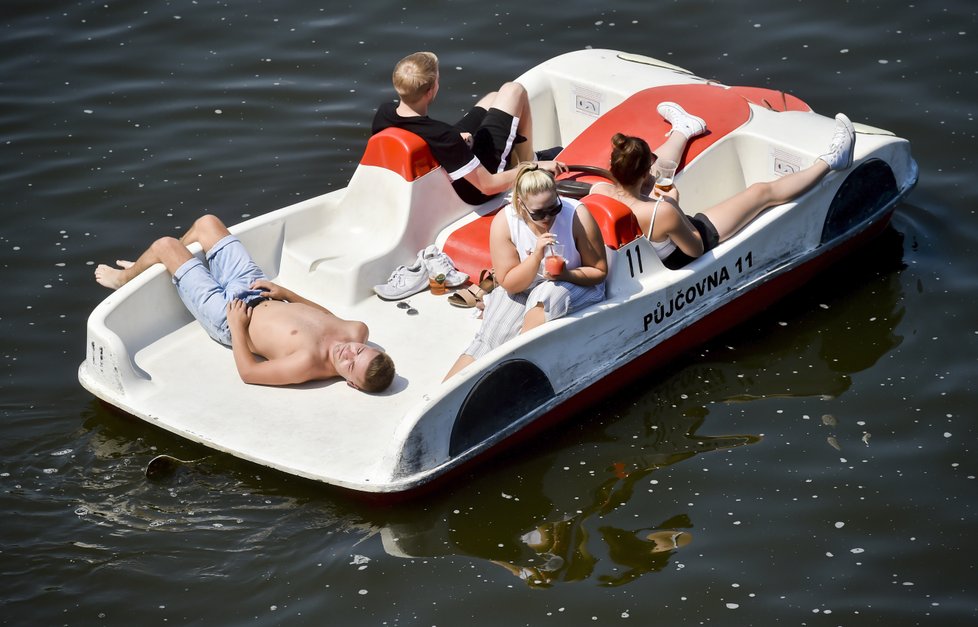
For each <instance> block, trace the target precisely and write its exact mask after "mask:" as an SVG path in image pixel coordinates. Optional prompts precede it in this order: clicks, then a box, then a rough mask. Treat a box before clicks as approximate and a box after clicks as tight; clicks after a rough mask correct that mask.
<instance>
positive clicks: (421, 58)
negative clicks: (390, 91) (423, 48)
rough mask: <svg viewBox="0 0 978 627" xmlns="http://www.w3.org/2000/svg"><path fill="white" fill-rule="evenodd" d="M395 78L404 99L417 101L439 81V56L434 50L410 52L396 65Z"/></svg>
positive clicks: (405, 100) (408, 101) (396, 86)
mask: <svg viewBox="0 0 978 627" xmlns="http://www.w3.org/2000/svg"><path fill="white" fill-rule="evenodd" d="M393 80H394V89H395V90H397V95H398V96H399V97H400V98H401V100H402V101H404V102H406V103H407V104H413V103H415V102H417V101H418V100H420V99H421V97H422V96H424V95H425V94H426V93H428V90H429V89H431V88H432V87H434V86H435V83H436V82H437V81H438V57H437V56H435V53H434V52H415V53H414V54H409V55H408V56H406V57H404V58H403V59H401V60H400V61H398V62H397V65H395V66H394V76H393Z"/></svg>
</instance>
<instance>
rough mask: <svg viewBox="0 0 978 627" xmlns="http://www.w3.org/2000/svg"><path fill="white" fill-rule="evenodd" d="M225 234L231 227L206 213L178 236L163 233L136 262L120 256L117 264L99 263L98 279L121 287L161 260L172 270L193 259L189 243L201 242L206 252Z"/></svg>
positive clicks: (109, 284)
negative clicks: (113, 265)
mask: <svg viewBox="0 0 978 627" xmlns="http://www.w3.org/2000/svg"><path fill="white" fill-rule="evenodd" d="M225 235H228V230H227V227H226V226H224V223H223V222H221V221H220V220H219V219H218V218H216V217H215V216H211V215H205V216H203V217H201V218H198V219H197V221H195V222H194V223H193V225H192V226H191V227H190V229H189V230H188V231H187V232H186V233H185V234H184V235H183V237H182V238H180V239H179V240H177V239H175V238H173V237H161V238H160V239H158V240H156V241H155V242H153V243H152V244H151V245H150V247H149V248H147V249H146V251H145V252H144V253H143V254H142V255H140V256H139V258H138V259H136V261H135V262H132V261H125V260H122V259H120V260H117V261H116V265H118V266H119V267H118V268H113V267H112V266H109V265H106V264H99V265H98V266H97V267H96V268H95V280H96V281H97V282H98V283H99V285H104V286H105V287H107V288H109V289H113V290H115V289H119V288H120V287H122V286H123V285H125V284H126V283H128V282H129V281H131V280H133V279H134V278H135V277H136V276H138V275H140V274H141V273H143V272H145V271H146V270H147V269H148V268H150V267H151V266H153V265H154V264H157V263H162V264H163V265H164V266H166V269H167V271H168V272H169V273H170V274H173V273H174V272H176V271H177V269H178V268H179V267H180V266H182V265H183V264H184V263H185V262H186V261H187V260H188V259H190V257H191V254H190V251H189V250H187V246H189V245H190V244H193V243H194V242H200V245H201V246H202V247H203V248H204V251H205V252H206V251H208V250H210V249H211V247H212V246H213V245H214V244H216V243H217V242H218V240H220V239H221V238H222V237H224V236H225Z"/></svg>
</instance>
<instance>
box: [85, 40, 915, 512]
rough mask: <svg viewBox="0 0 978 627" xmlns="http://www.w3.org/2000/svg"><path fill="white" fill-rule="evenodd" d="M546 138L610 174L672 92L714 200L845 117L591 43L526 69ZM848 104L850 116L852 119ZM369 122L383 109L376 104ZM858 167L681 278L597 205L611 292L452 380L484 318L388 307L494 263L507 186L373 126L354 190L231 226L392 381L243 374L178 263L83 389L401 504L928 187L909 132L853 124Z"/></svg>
mask: <svg viewBox="0 0 978 627" xmlns="http://www.w3.org/2000/svg"><path fill="white" fill-rule="evenodd" d="M518 80H519V81H520V82H521V83H522V84H523V85H524V86H526V88H527V90H528V91H529V93H530V97H531V106H532V109H533V128H534V138H533V141H534V145H535V146H537V147H546V146H553V145H562V146H566V149H565V150H564V152H563V153H562V154H561V156H560V157H559V158H560V159H561V160H562V161H565V162H567V163H573V164H584V165H593V166H602V167H607V160H608V155H609V154H610V137H611V135H612V134H614V133H615V132H617V131H621V132H625V133H629V134H633V135H640V136H643V137H645V138H646V139H647V140H648V142H649V143H650V145H652V146H653V148H654V147H655V146H656V145H658V143H660V142H661V139H662V137H663V135H664V133H665V131H666V130H668V125H667V123H666V122H665V121H664V120H662V119H661V118H660V116H658V115H657V114H656V112H655V106H656V104H657V103H658V102H660V101H662V100H671V101H675V102H678V103H679V104H681V105H683V106H684V107H685V108H686V109H687V110H688V111H691V112H694V113H695V114H696V115H699V116H701V117H703V118H705V119H706V121H707V124H708V126H709V128H710V133H709V134H707V135H704V136H701V137H698V138H696V139H694V140H693V141H692V142H691V143H690V145H689V148H688V152H687V155H686V157H685V159H684V162H683V164H682V165H681V168H682V169H681V172H680V174H679V175H678V176H677V178H676V183H677V185H678V186H679V188H680V190H681V193H682V198H683V206H684V209H685V210H686V211H689V212H690V213H695V212H696V211H697V210H699V209H700V208H703V207H705V206H708V205H711V204H713V203H715V202H717V201H719V200H721V199H723V198H726V197H727V196H729V195H731V194H733V193H734V192H737V191H739V190H741V189H744V188H745V187H746V186H748V185H750V184H751V183H753V182H756V181H764V180H770V179H772V178H774V177H775V176H776V175H777V174H778V173H779V172H786V171H790V170H792V169H797V168H800V167H803V166H806V165H808V164H810V163H811V162H812V160H814V159H815V158H816V156H817V155H819V154H821V153H822V152H824V150H825V147H826V146H827V143H828V140H829V138H830V137H831V135H832V131H833V129H834V124H835V122H834V120H833V119H832V117H831V116H823V115H820V114H816V113H814V112H812V111H811V110H810V109H809V108H808V106H807V105H805V103H804V102H802V101H801V100H798V99H797V98H794V97H792V96H788V95H786V94H784V93H782V92H777V91H773V90H768V89H760V88H744V87H728V86H725V85H720V84H717V83H715V82H713V81H707V80H705V79H703V78H699V77H697V76H695V75H693V74H692V73H690V72H688V71H686V70H684V69H682V68H679V67H676V66H673V65H670V64H667V63H663V62H661V61H657V60H655V59H651V58H648V57H640V56H636V55H630V54H626V53H621V52H616V51H611V50H582V51H577V52H571V53H568V54H564V55H561V56H558V57H556V58H553V59H551V60H549V61H546V62H544V63H542V64H540V65H539V66H537V67H535V68H533V69H531V70H529V71H528V72H527V73H526V74H524V75H523V76H522V77H520V79H518ZM834 113H835V112H834V111H833V112H831V115H834ZM365 115H368V114H367V113H365ZM856 131H857V140H856V149H855V163H854V165H853V167H852V168H850V169H848V170H846V171H843V172H833V173H830V174H829V175H828V176H827V177H826V178H825V179H824V180H823V181H822V182H820V183H819V184H818V185H817V186H816V187H815V188H814V189H812V190H811V191H810V192H808V193H807V194H805V195H804V196H802V197H801V198H800V199H798V200H797V201H796V202H794V203H789V204H786V205H783V206H778V207H774V208H772V209H769V210H768V211H766V212H765V213H763V214H762V215H761V216H760V217H759V218H758V219H756V220H755V221H754V222H753V223H751V224H750V225H749V226H748V227H747V228H745V229H744V230H743V231H742V232H741V233H739V234H738V235H737V236H735V237H734V238H732V239H730V240H729V241H726V242H724V243H723V244H721V245H720V246H719V247H718V248H716V249H715V250H712V251H710V252H709V253H707V254H706V255H704V256H703V257H701V258H700V259H697V260H696V261H694V262H693V263H691V264H690V265H688V266H686V267H685V268H682V269H680V270H675V271H672V270H667V269H666V268H664V267H663V266H662V264H661V263H660V262H659V260H658V258H657V257H656V255H655V253H654V252H653V250H652V248H651V246H650V244H649V242H648V241H647V240H646V239H644V238H642V237H640V233H639V232H638V230H637V226H636V224H635V221H634V219H633V218H632V216H631V213H630V212H628V210H627V209H625V208H624V206H623V205H620V204H618V203H616V202H615V201H613V200H612V199H610V198H607V197H590V198H587V199H585V202H586V203H587V204H588V207H589V208H590V209H591V210H592V213H593V214H594V215H595V216H596V218H597V220H598V222H599V224H600V226H601V227H602V231H603V232H604V235H605V240H606V243H607V244H608V257H609V264H610V271H609V274H608V279H607V295H608V296H607V299H606V301H605V302H603V303H601V304H599V305H596V306H593V307H590V308H588V309H586V310H584V311H581V312H578V313H575V314H573V315H570V316H568V317H566V318H564V319H561V320H556V321H553V322H550V323H547V324H545V325H543V326H542V327H540V328H538V329H535V330H533V331H532V332H529V333H527V334H525V335H522V336H519V337H517V338H516V339H514V340H513V341H511V342H509V343H507V344H505V345H503V346H501V347H499V348H498V349H496V350H495V351H493V352H492V353H490V354H489V355H487V356H486V357H485V358H483V359H481V360H478V361H477V362H475V363H474V364H472V365H471V366H469V367H468V368H466V369H465V370H463V371H462V372H460V373H459V374H458V375H456V376H455V377H453V378H452V379H451V380H449V381H447V382H444V383H443V382H442V377H443V376H444V375H445V373H446V372H447V370H448V369H449V367H450V366H451V365H452V363H453V362H454V361H455V359H456V358H457V357H458V355H459V354H460V353H461V351H462V350H463V349H464V348H465V347H466V346H467V345H468V343H469V341H470V340H471V338H472V336H473V334H474V333H475V331H476V330H477V328H478V325H479V321H478V320H476V319H475V318H474V317H473V316H472V311H473V310H471V309H460V308H456V307H452V306H450V305H449V303H448V302H446V297H445V296H434V295H432V294H430V293H429V292H427V291H425V292H422V293H420V294H417V295H414V296H412V297H410V298H409V299H407V300H408V301H409V302H410V304H411V306H412V307H413V308H414V309H415V310H417V312H418V315H407V314H406V311H405V310H404V309H400V308H398V307H397V306H396V304H395V303H393V302H386V301H382V300H380V299H379V298H377V297H376V296H375V295H374V294H373V292H372V290H371V286H373V285H375V284H379V283H383V282H384V281H385V280H386V279H387V276H388V275H389V274H390V272H391V270H392V269H393V268H394V267H396V266H397V265H399V264H404V263H410V262H411V261H412V260H413V259H414V258H415V257H416V255H417V252H418V251H419V250H420V249H422V248H424V247H425V246H426V245H428V244H430V243H432V242H434V243H436V244H437V245H438V246H439V247H440V248H442V249H443V250H445V251H446V252H448V254H449V255H450V256H451V257H452V258H453V260H454V261H455V264H456V266H457V267H459V269H461V270H462V271H464V272H467V273H468V274H470V275H471V276H473V277H478V275H479V272H480V270H482V269H483V268H486V267H488V266H489V253H488V221H489V220H490V219H491V217H490V214H491V213H492V212H494V211H495V210H497V209H498V208H499V207H500V206H501V205H502V204H503V203H504V199H502V198H500V199H498V200H495V201H493V202H490V203H486V204H485V205H482V206H477V207H474V206H470V205H466V204H464V203H463V202H462V201H460V200H459V199H458V197H457V196H456V195H455V193H454V192H453V190H452V189H451V186H450V183H449V179H448V176H447V174H446V173H445V172H444V171H443V170H442V169H441V168H440V167H438V165H437V164H436V163H434V162H433V161H432V159H431V156H430V153H429V152H428V150H427V148H426V146H425V145H424V143H423V142H422V141H421V140H420V139H418V138H417V137H416V136H413V135H411V134H408V133H403V132H398V131H386V132H384V133H382V134H380V135H378V136H375V137H373V138H371V139H370V140H369V142H368V144H367V147H366V150H365V152H364V156H363V158H362V160H361V162H360V164H359V166H358V168H357V170H356V171H355V173H354V174H353V177H352V179H351V180H350V183H349V186H348V187H346V188H345V189H339V190H336V191H333V192H329V193H327V194H324V195H322V196H318V197H316V198H311V199H309V200H306V201H304V202H300V203H297V204H295V205H292V206H289V207H285V208H282V209H278V210H276V211H272V212H270V213H268V214H265V215H262V216H259V217H256V218H253V219H250V220H247V221H246V222H242V223H240V224H237V225H235V226H233V227H231V231H232V232H234V233H236V234H237V235H238V236H239V237H240V238H241V239H242V241H243V242H244V243H245V245H246V246H247V248H248V249H249V250H250V251H251V253H252V254H253V256H254V257H255V260H256V261H257V262H258V263H259V265H261V266H262V267H263V269H264V270H265V271H266V273H267V274H268V275H269V276H272V277H274V280H275V281H277V282H279V283H281V284H283V285H286V286H288V287H290V288H291V289H293V290H295V291H296V292H298V293H300V294H302V295H304V296H306V297H308V298H311V299H313V300H316V301H319V302H321V303H323V304H324V305H326V306H327V307H329V308H330V309H332V310H333V311H335V312H336V313H337V314H338V315H339V316H341V317H343V318H347V319H359V320H363V321H365V322H367V324H368V325H369V327H370V330H371V333H370V340H371V342H373V343H376V344H377V345H379V346H380V347H382V348H383V349H384V350H386V351H387V352H388V353H389V354H390V355H391V356H392V357H393V358H394V361H395V363H396V365H397V372H398V376H397V378H396V379H395V381H394V384H393V385H392V386H391V388H390V389H389V390H388V391H387V392H385V393H383V394H379V395H370V394H364V393H362V392H359V391H357V390H354V389H352V388H350V387H348V386H347V385H345V384H343V382H342V380H341V379H336V380H332V381H326V382H318V383H310V384H305V385H300V386H292V387H285V388H273V387H264V386H253V385H246V384H244V383H242V382H241V380H240V379H239V377H238V374H237V371H236V369H235V365H234V360H233V358H232V355H231V353H230V350H229V349H227V348H225V347H223V346H220V345H218V344H217V343H215V342H213V341H211V340H210V339H208V337H207V336H206V334H205V333H204V331H203V329H202V328H200V327H199V326H198V325H197V324H196V322H195V321H194V320H193V318H192V317H191V316H190V314H189V313H188V312H187V311H186V310H185V309H184V307H183V304H182V303H181V301H180V299H179V297H178V296H177V294H176V291H175V290H174V288H173V285H172V283H171V282H170V278H169V276H168V275H167V273H166V272H165V270H164V269H163V267H162V266H157V267H154V268H152V269H150V270H149V271H147V272H145V273H143V274H142V275H140V276H139V277H137V278H136V279H135V280H133V281H131V282H130V283H128V284H127V285H125V286H124V287H123V288H122V289H119V290H118V291H116V292H113V293H111V294H110V295H109V296H108V297H107V298H106V299H105V300H104V301H103V302H102V303H100V304H99V305H98V306H97V307H96V308H95V310H94V311H93V312H92V314H91V316H90V317H89V321H88V330H87V341H86V358H85V361H84V362H83V363H82V364H81V366H80V367H79V372H78V376H79V380H80V381H81V383H82V385H83V386H85V388H87V389H88V390H89V391H90V392H91V393H92V394H94V395H95V396H97V397H98V398H100V399H102V400H103V401H104V402H106V403H108V404H110V405H112V406H114V407H116V408H118V409H120V410H122V411H124V412H126V413H129V414H132V415H133V416H136V417H138V418H141V419H143V420H145V421H147V422H149V423H151V424H155V425H157V426H159V427H162V428H164V429H166V430H169V431H171V432H173V433H176V434H179V435H181V436H183V437H185V438H187V439H189V440H192V441H195V442H199V443H200V444H203V445H205V446H208V447H210V448H213V449H217V450H220V451H224V452H227V453H229V454H231V455H235V456H237V457H240V458H243V459H247V460H250V461H252V462H254V463H257V464H261V465H263V466H268V467H271V468H275V469H277V470H280V471H282V472H286V473H289V474H292V475H297V476H300V477H305V478H308V479H312V480H315V481H321V482H325V483H327V484H331V485H334V486H339V487H341V488H345V489H349V490H353V491H357V492H365V493H374V494H377V495H394V494H399V493H406V492H411V491H415V490H417V489H419V488H421V487H422V486H430V485H431V484H432V483H433V481H434V480H435V479H438V478H442V477H445V476H447V475H449V474H451V472H452V471H455V470H457V469H458V468H460V467H462V466H463V465H465V464H466V463H468V462H471V461H472V460H474V459H475V458H477V457H479V456H482V455H485V454H488V453H490V452H492V451H493V450H495V449H497V448H498V447H500V446H501V445H504V444H507V443H510V442H513V441H515V440H517V439H519V438H522V437H525V436H527V435H530V434H531V433H534V432H536V431H538V430H539V429H540V428H542V427H544V426H546V425H549V424H551V423H553V422H554V421H556V420H558V419H561V418H565V417H567V416H569V415H571V414H573V413H575V412H577V411H579V410H580V409H581V408H582V407H584V406H586V405H587V404H588V403H593V402H595V401H597V400H598V399H600V398H601V397H603V396H605V395H607V394H609V393H611V392H613V391H614V390H615V389H617V388H618V387H620V386H622V385H624V384H625V383H628V382H629V381H631V380H633V379H634V378H635V377H637V376H640V375H642V374H644V373H647V372H648V371H649V370H651V369H654V368H656V367H661V366H664V365H667V364H668V363H669V361H670V360H671V359H672V358H674V357H675V356H677V355H679V354H681V353H682V352H683V351H685V350H687V349H688V348H690V347H692V346H695V345H697V344H699V343H702V342H703V341H705V340H706V339H708V338H710V337H712V336H714V335H716V334H717V333H719V332H721V331H723V330H725V329H727V328H729V327H731V326H733V325H735V324H737V323H738V322H740V321H742V320H744V319H745V318H747V317H748V316H750V315H751V314H753V313H755V312H757V311H759V310H761V309H763V308H765V307H766V306H768V305H769V304H770V303H771V302H773V301H774V300H776V299H778V298H779V297H781V296H782V295H784V294H785V293H786V292H788V291H789V290H791V289H793V288H795V287H797V286H799V285H800V284H802V283H803V282H804V281H805V280H807V279H808V278H810V277H812V276H813V275H815V274H816V273H818V272H819V271H820V270H821V269H822V268H824V267H825V266H826V265H828V264H829V263H831V262H833V261H835V260H837V259H839V258H840V257H841V256H842V255H844V254H845V253H846V252H847V251H849V250H852V249H853V248H855V247H859V246H861V245H862V244H863V243H864V242H865V241H866V239H867V238H869V237H872V236H874V235H876V234H878V233H879V232H880V231H881V230H883V228H884V227H885V226H886V225H887V223H888V221H889V219H890V216H891V214H892V212H893V210H894V208H895V207H896V205H897V204H898V203H899V202H900V200H901V199H902V198H903V197H904V196H905V195H906V194H908V193H909V192H910V190H911V189H912V188H913V186H914V185H915V183H916V180H917V166H916V163H915V162H914V161H913V159H912V157H911V155H910V146H909V143H908V142H907V141H906V140H903V139H900V138H898V137H895V136H894V135H893V134H892V133H890V132H887V131H884V130H880V129H877V128H872V127H869V126H865V125H862V124H858V123H857V124H856Z"/></svg>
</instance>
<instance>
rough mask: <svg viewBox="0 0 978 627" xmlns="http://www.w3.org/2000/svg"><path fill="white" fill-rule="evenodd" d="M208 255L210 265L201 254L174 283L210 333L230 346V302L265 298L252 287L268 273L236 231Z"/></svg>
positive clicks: (176, 275)
mask: <svg viewBox="0 0 978 627" xmlns="http://www.w3.org/2000/svg"><path fill="white" fill-rule="evenodd" d="M206 258H207V265H204V263H203V262H202V261H201V260H200V259H198V258H197V257H194V258H192V259H188V260H187V261H186V262H184V263H183V265H181V266H180V267H179V268H177V271H176V272H175V273H174V274H173V284H174V285H175V286H176V287H177V293H178V294H180V300H182V301H183V304H184V305H186V307H187V309H188V310H189V311H190V313H192V314H193V316H194V318H196V319H197V322H199V323H200V325H201V326H202V327H204V330H205V331H207V335H209V336H210V337H211V338H213V339H214V340H216V341H218V342H220V343H221V344H224V345H225V346H230V345H231V330H230V329H229V328H228V317H227V305H228V303H229V302H230V301H231V300H232V299H234V298H238V299H241V300H244V301H245V302H246V303H248V304H252V303H255V302H256V301H258V300H261V296H260V295H258V294H257V293H256V291H255V290H251V289H249V288H250V287H251V284H252V283H254V282H255V281H257V280H259V279H265V278H267V277H266V276H265V273H264V272H262V271H261V268H259V267H258V265H257V264H256V263H255V262H254V261H253V260H252V259H251V255H249V254H248V251H247V250H245V247H244V244H242V243H241V241H240V240H239V239H238V238H237V237H235V236H234V235H227V236H225V237H224V238H222V239H221V240H219V241H218V242H217V243H216V244H214V246H213V247H212V248H211V249H210V250H209V251H207V256H206ZM249 301H250V302H249Z"/></svg>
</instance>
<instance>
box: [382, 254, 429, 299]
mask: <svg viewBox="0 0 978 627" xmlns="http://www.w3.org/2000/svg"><path fill="white" fill-rule="evenodd" d="M427 287H428V271H427V270H426V269H425V265H424V260H423V259H422V258H421V253H420V252H419V253H418V258H417V259H415V260H414V263H413V264H412V265H411V266H410V267H408V266H397V268H395V269H394V271H393V272H391V275H390V278H388V279H387V283H383V284H381V285H375V286H374V292H375V293H376V294H377V296H380V297H381V298H383V299H384V300H399V299H401V298H407V297H408V296H411V295H412V294H417V293H418V292H420V291H421V290H423V289H426V288H427Z"/></svg>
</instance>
